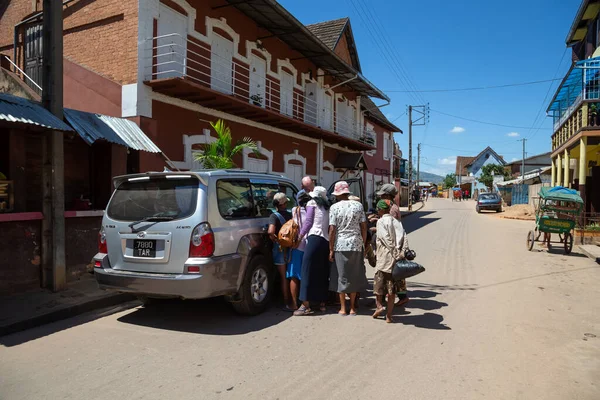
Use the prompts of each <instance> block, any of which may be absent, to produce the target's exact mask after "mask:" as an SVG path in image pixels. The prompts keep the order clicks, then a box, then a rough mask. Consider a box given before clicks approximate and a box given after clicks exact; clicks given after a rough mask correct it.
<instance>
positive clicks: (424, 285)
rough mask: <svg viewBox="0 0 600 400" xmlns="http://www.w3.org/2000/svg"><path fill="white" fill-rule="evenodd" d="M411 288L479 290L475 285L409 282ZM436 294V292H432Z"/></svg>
mask: <svg viewBox="0 0 600 400" xmlns="http://www.w3.org/2000/svg"><path fill="white" fill-rule="evenodd" d="M410 286H411V287H418V288H424V289H434V290H440V291H445V290H477V289H478V288H479V286H478V285H476V284H472V285H470V284H467V285H435V284H432V283H422V282H410ZM433 293H436V292H433Z"/></svg>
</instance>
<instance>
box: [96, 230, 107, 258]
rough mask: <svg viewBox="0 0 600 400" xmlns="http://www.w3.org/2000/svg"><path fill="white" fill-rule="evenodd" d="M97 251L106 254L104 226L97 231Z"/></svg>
mask: <svg viewBox="0 0 600 400" xmlns="http://www.w3.org/2000/svg"><path fill="white" fill-rule="evenodd" d="M98 253H104V254H108V246H106V231H105V230H104V227H102V228H100V231H99V232H98Z"/></svg>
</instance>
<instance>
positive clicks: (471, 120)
mask: <svg viewBox="0 0 600 400" xmlns="http://www.w3.org/2000/svg"><path fill="white" fill-rule="evenodd" d="M430 110H431V111H433V112H436V113H438V114H442V115H446V116H448V117H452V118H457V119H463V120H465V121H470V122H475V123H478V124H484V125H494V126H502V127H504V128H516V129H535V126H533V127H531V126H516V125H505V124H497V123H495V122H486V121H479V120H476V119H471V118H465V117H460V116H458V115H453V114H448V113H445V112H443V111H439V110H434V109H433V108H431V109H430Z"/></svg>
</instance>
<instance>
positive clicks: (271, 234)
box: [268, 224, 278, 242]
mask: <svg viewBox="0 0 600 400" xmlns="http://www.w3.org/2000/svg"><path fill="white" fill-rule="evenodd" d="M268 233H269V237H270V238H271V240H272V241H273V242H277V240H278V239H277V235H276V234H275V225H273V224H270V225H269V231H268Z"/></svg>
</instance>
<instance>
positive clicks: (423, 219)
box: [400, 211, 440, 234]
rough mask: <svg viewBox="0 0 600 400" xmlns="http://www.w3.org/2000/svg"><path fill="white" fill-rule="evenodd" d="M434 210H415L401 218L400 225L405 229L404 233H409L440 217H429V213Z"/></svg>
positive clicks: (433, 212)
mask: <svg viewBox="0 0 600 400" xmlns="http://www.w3.org/2000/svg"><path fill="white" fill-rule="evenodd" d="M435 213H436V211H416V212H414V213H412V214H410V215H408V216H407V217H406V218H402V219H401V220H400V221H401V222H402V226H403V227H404V229H405V230H406V233H408V234H410V233H412V232H414V231H417V230H419V229H421V228H423V227H425V226H427V225H429V224H431V223H434V222H436V221H439V220H440V218H434V217H431V214H435Z"/></svg>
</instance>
